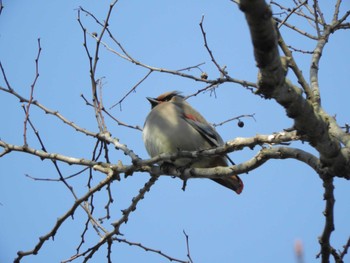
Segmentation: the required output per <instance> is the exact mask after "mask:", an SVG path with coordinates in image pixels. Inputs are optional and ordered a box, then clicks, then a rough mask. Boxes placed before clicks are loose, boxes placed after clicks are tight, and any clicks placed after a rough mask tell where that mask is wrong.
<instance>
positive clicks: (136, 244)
mask: <svg viewBox="0 0 350 263" xmlns="http://www.w3.org/2000/svg"><path fill="white" fill-rule="evenodd" d="M113 240H116V241H118V242H120V243H125V244H128V245H129V246H136V247H139V248H142V249H143V250H145V251H150V252H153V253H156V254H159V255H160V256H162V257H164V258H166V259H168V260H169V261H174V262H179V263H188V261H185V260H181V259H177V258H174V257H171V256H169V255H167V254H165V253H163V252H162V251H161V250H157V249H153V248H150V247H146V246H144V245H142V244H141V243H137V242H131V241H129V240H126V239H124V238H118V237H113Z"/></svg>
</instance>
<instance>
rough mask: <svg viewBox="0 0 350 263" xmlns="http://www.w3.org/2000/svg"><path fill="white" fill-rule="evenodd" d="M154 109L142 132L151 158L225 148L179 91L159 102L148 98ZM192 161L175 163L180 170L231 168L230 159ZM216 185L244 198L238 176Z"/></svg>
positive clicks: (185, 160) (158, 99) (182, 160)
mask: <svg viewBox="0 0 350 263" xmlns="http://www.w3.org/2000/svg"><path fill="white" fill-rule="evenodd" d="M147 99H148V100H149V102H150V103H151V105H152V110H151V112H150V113H149V114H148V116H147V118H146V121H145V125H144V128H143V132H142V137H143V141H144V143H145V146H146V149H147V152H148V154H149V155H150V156H151V157H154V156H157V155H159V154H161V153H171V152H177V151H179V150H183V151H197V150H203V149H209V148H213V147H218V146H220V145H223V144H224V142H223V140H222V138H221V136H220V135H219V134H218V133H217V132H216V130H215V129H214V127H213V126H211V125H210V124H209V123H208V122H207V121H206V120H205V119H204V118H203V116H202V115H201V114H199V112H197V111H196V110H195V109H193V108H192V107H191V105H190V104H188V103H187V102H186V101H185V99H184V97H183V96H181V95H179V92H177V91H170V92H166V93H164V94H162V95H160V96H158V97H157V98H149V97H147ZM190 162H191V160H189V159H184V158H183V159H180V160H177V161H175V163H174V164H175V165H177V166H185V165H186V164H187V165H189V164H191V165H190V167H194V168H211V167H216V166H228V165H227V157H225V156H211V157H201V158H200V159H199V160H198V161H197V160H196V161H195V162H194V163H190ZM213 180H214V181H215V182H217V183H219V184H221V185H223V186H225V187H227V188H229V189H231V190H233V191H235V192H236V193H237V194H240V193H241V192H242V190H243V182H242V180H241V179H240V178H239V177H238V176H237V175H232V176H230V177H226V178H220V179H213Z"/></svg>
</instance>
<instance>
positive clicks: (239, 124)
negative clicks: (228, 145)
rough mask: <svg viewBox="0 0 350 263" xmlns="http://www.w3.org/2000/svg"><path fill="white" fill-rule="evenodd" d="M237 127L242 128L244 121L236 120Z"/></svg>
mask: <svg viewBox="0 0 350 263" xmlns="http://www.w3.org/2000/svg"><path fill="white" fill-rule="evenodd" d="M238 127H240V128H243V127H244V122H243V121H241V120H239V121H238Z"/></svg>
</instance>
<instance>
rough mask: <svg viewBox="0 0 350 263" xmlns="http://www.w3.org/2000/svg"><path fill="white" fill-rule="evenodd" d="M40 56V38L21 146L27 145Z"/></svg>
mask: <svg viewBox="0 0 350 263" xmlns="http://www.w3.org/2000/svg"><path fill="white" fill-rule="evenodd" d="M40 54H41V45H40V38H38V54H37V56H36V59H35V77H34V81H33V83H32V85H31V86H30V95H29V100H28V103H27V107H26V114H25V118H24V131H23V141H24V142H23V144H24V145H25V146H27V145H28V143H27V122H28V119H29V110H30V105H31V104H32V102H33V95H34V88H35V84H36V82H37V80H38V78H39V58H40Z"/></svg>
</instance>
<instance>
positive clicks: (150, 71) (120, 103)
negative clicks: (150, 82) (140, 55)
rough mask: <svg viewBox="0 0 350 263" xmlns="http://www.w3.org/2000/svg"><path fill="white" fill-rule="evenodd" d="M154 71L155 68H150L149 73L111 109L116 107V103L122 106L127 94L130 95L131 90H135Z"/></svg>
mask: <svg viewBox="0 0 350 263" xmlns="http://www.w3.org/2000/svg"><path fill="white" fill-rule="evenodd" d="M152 72H153V70H151V69H150V70H149V71H148V73H147V74H146V75H145V76H144V77H143V78H142V79H141V80H140V81H139V82H137V83H136V85H135V86H134V87H132V89H131V90H129V91H128V93H127V94H126V95H125V96H124V97H123V98H121V99H120V100H119V101H118V102H117V103H115V104H114V105H112V106H111V107H110V108H109V109H112V108H114V107H115V106H116V105H118V104H119V105H120V107H121V105H122V102H123V100H124V99H125V98H126V97H127V96H129V95H130V93H131V92H135V90H136V88H137V87H138V86H139V85H140V84H141V83H142V82H144V81H145V80H146V79H147V78H148V77H149V75H151V74H152Z"/></svg>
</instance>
